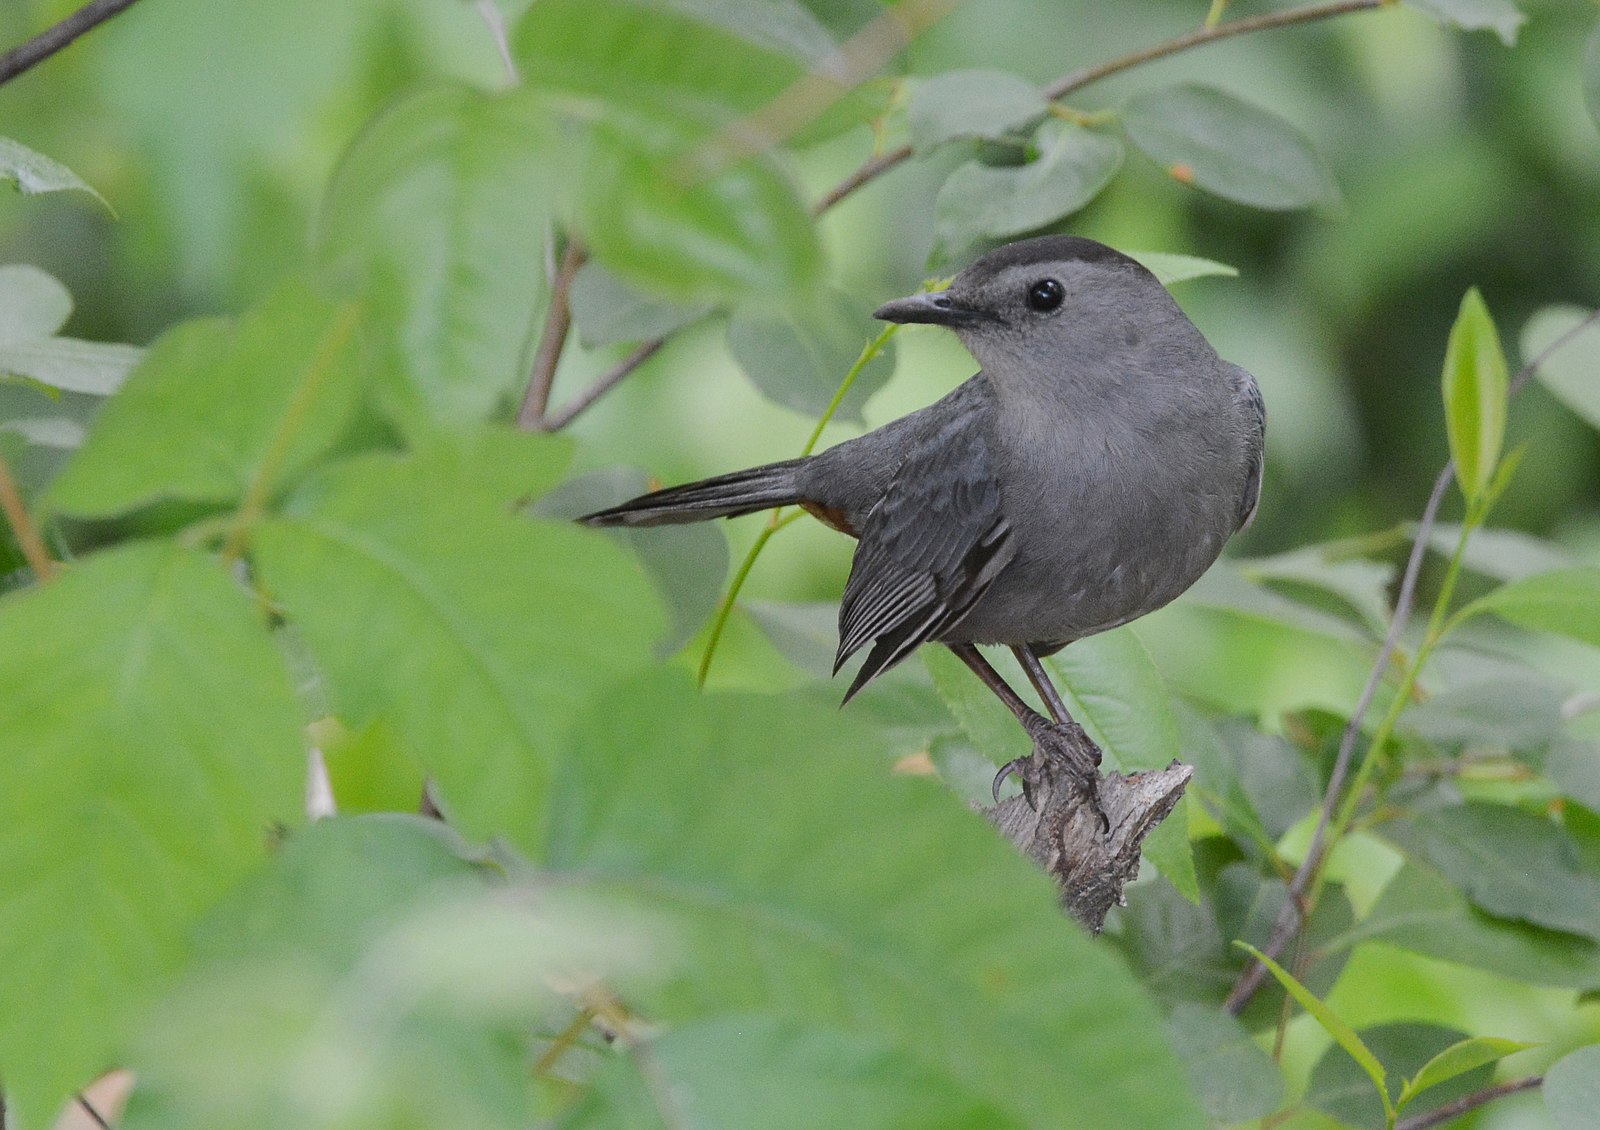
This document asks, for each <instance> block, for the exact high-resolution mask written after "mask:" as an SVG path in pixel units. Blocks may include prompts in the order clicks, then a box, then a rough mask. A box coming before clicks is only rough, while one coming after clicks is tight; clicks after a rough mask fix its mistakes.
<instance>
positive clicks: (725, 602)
mask: <svg viewBox="0 0 1600 1130" xmlns="http://www.w3.org/2000/svg"><path fill="white" fill-rule="evenodd" d="M899 329H900V326H899V325H898V324H896V323H891V324H889V325H887V326H885V327H884V328H883V329H882V331H880V332H879V334H878V336H877V337H875V338H873V339H872V340H871V341H869V342H868V343H867V344H866V347H865V348H864V349H862V351H861V356H859V357H857V358H856V362H855V364H854V365H851V366H850V371H849V372H847V373H846V374H845V375H844V380H842V381H840V382H839V387H838V388H837V389H836V390H835V391H834V394H833V399H832V400H830V401H829V402H828V407H827V408H826V409H824V410H823V413H822V416H821V417H820V418H819V419H818V420H817V426H816V427H814V428H812V429H811V436H810V438H808V439H807V440H806V445H805V447H804V448H803V449H802V450H801V452H800V454H801V455H802V456H806V455H810V454H811V453H812V452H813V451H815V450H816V449H817V444H818V443H820V442H821V440H822V432H823V429H825V428H826V427H827V426H828V422H829V421H830V420H832V419H833V417H834V414H835V413H837V412H838V411H839V405H841V404H843V403H844V398H845V396H846V395H847V394H848V393H849V392H850V388H851V386H852V385H854V384H855V383H856V378H857V377H859V376H860V375H861V370H863V369H865V368H866V367H867V365H868V364H869V363H870V362H871V361H872V359H873V358H874V357H876V356H877V355H878V354H880V353H882V352H883V349H884V346H886V345H888V344H889V339H890V338H892V337H894V335H895V332H896V331H898V330H899ZM804 515H805V511H803V510H796V511H794V512H793V513H789V514H785V513H784V511H783V510H782V508H779V509H777V510H774V511H773V512H772V518H771V520H770V521H768V522H767V525H766V528H765V529H763V530H762V531H761V533H760V535H759V536H757V538H756V540H755V544H754V545H752V546H751V547H750V552H749V553H747V554H745V555H744V561H742V562H741V563H740V565H739V569H738V571H737V572H735V573H734V575H733V583H732V584H730V585H729V586H728V592H727V594H726V595H725V596H724V597H723V598H722V603H721V604H719V605H718V606H717V615H716V618H715V619H713V620H712V621H711V634H710V636H708V637H707V638H706V649H705V651H704V652H703V653H702V654H701V656H700V669H699V671H698V672H697V673H696V675H695V679H696V682H698V683H699V685H700V686H702V687H703V686H705V685H706V676H707V675H709V674H710V673H711V657H712V656H713V655H715V654H716V653H717V644H718V643H720V642H721V641H722V632H723V629H724V628H726V627H727V626H728V617H729V616H731V615H732V614H733V606H734V603H735V602H736V601H738V599H739V590H740V589H742V588H744V582H745V580H746V578H748V577H749V576H750V570H751V569H752V568H754V567H755V563H756V558H757V557H760V556H761V551H762V550H763V549H765V548H766V547H767V542H769V541H771V540H772V535H773V534H775V533H777V532H778V531H779V530H781V529H783V528H784V527H785V526H787V525H789V524H790V523H791V522H794V521H795V520H797V519H799V518H801V517H803V516H804Z"/></svg>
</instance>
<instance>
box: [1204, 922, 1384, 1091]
mask: <svg viewBox="0 0 1600 1130" xmlns="http://www.w3.org/2000/svg"><path fill="white" fill-rule="evenodd" d="M1234 945H1236V946H1238V947H1239V948H1240V949H1242V950H1244V951H1245V952H1246V953H1248V954H1250V955H1251V956H1252V957H1254V958H1255V959H1256V960H1257V961H1259V962H1261V964H1262V965H1264V966H1266V967H1267V971H1268V972H1269V973H1271V974H1272V976H1273V977H1274V978H1275V979H1276V980H1277V982H1278V984H1280V985H1282V986H1283V987H1284V989H1285V990H1286V991H1287V992H1288V994H1289V995H1290V996H1291V997H1293V998H1294V999H1295V1000H1296V1001H1297V1002H1299V1004H1300V1007H1301V1008H1303V1009H1305V1010H1306V1012H1308V1013H1310V1014H1311V1018H1312V1019H1313V1020H1315V1021H1316V1022H1317V1023H1318V1024H1319V1025H1321V1026H1322V1030H1323V1031H1324V1032H1326V1033H1327V1034H1328V1035H1330V1036H1332V1037H1333V1039H1334V1042H1335V1043H1337V1044H1338V1045H1339V1046H1340V1047H1341V1048H1343V1049H1344V1050H1345V1051H1346V1052H1348V1053H1349V1054H1350V1058H1351V1059H1353V1060H1355V1061H1356V1062H1357V1063H1358V1064H1360V1065H1361V1070H1362V1071H1364V1072H1366V1075H1367V1078H1368V1079H1370V1080H1372V1085H1373V1086H1374V1087H1375V1088H1377V1091H1378V1097H1379V1098H1380V1099H1382V1100H1383V1110H1384V1113H1385V1114H1387V1115H1389V1116H1390V1119H1391V1121H1392V1120H1393V1113H1394V1108H1393V1106H1392V1105H1391V1103H1390V1101H1389V1089H1388V1084H1387V1082H1386V1078H1387V1077H1386V1075H1385V1073H1384V1069H1383V1064H1381V1063H1379V1062H1378V1058H1377V1056H1375V1055H1373V1054H1372V1051H1371V1049H1369V1048H1368V1047H1367V1045H1366V1044H1364V1043H1362V1042H1361V1037H1360V1036H1358V1035H1356V1031H1355V1029H1354V1028H1352V1027H1350V1025H1348V1024H1346V1023H1345V1022H1344V1021H1343V1020H1341V1019H1340V1018H1339V1015H1338V1013H1336V1012H1334V1011H1333V1009H1331V1008H1329V1007H1328V1006H1327V1005H1326V1004H1324V1003H1323V1002H1322V1001H1320V1000H1318V999H1317V998H1316V997H1315V996H1314V995H1312V993H1311V991H1310V990H1309V989H1307V988H1306V987H1305V986H1304V985H1302V984H1301V983H1300V982H1299V981H1297V980H1295V977H1294V974H1292V973H1290V972H1289V971H1288V970H1287V969H1285V968H1284V967H1283V966H1281V965H1279V964H1278V963H1277V962H1276V961H1273V960H1272V959H1271V958H1270V957H1268V956H1267V955H1266V954H1264V953H1262V952H1261V951H1260V950H1258V949H1256V947H1255V946H1252V945H1250V944H1249V943H1248V942H1235V943H1234Z"/></svg>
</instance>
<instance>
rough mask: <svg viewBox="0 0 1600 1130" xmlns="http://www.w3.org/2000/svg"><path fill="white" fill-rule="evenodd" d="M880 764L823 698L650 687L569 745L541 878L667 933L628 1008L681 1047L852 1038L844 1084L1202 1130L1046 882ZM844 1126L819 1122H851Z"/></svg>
mask: <svg viewBox="0 0 1600 1130" xmlns="http://www.w3.org/2000/svg"><path fill="white" fill-rule="evenodd" d="M883 759H884V751H883V748H882V745H881V740H880V739H879V738H878V736H877V735H876V733H875V731H874V730H873V729H872V728H871V727H867V726H864V725H862V724H861V723H860V722H859V721H858V720H856V719H855V718H854V717H853V715H852V714H851V712H849V711H845V712H840V711H839V710H837V709H836V708H835V707H834V706H833V705H832V704H831V703H830V702H818V701H809V700H806V699H803V698H799V697H796V696H781V697H761V696H755V695H739V696H734V695H722V694H697V693H695V691H694V689H693V688H692V686H691V685H690V683H689V681H688V680H687V679H686V678H684V677H683V676H682V675H679V674H676V673H661V674H657V675H653V676H651V677H650V678H648V679H642V680H636V681H634V682H632V683H629V684H627V685H624V686H620V687H618V688H617V689H616V690H615V691H614V692H613V693H612V694H611V695H610V696H609V697H607V698H606V699H605V700H604V701H602V702H600V703H597V704H596V707H595V709H594V710H593V712H592V713H591V714H590V715H589V717H588V718H587V720H586V722H585V723H584V724H583V725H581V726H580V727H579V728H578V729H577V730H575V731H574V733H573V735H572V737H571V739H570V741H569V743H568V745H567V754H566V756H565V757H564V758H563V760H562V762H561V772H560V776H559V778H558V781H557V787H556V792H555V795H554V797H553V798H552V800H551V819H550V842H549V848H548V852H547V856H546V861H545V863H546V867H547V868H548V870H549V871H550V872H551V873H552V876H551V878H552V882H553V884H554V885H555V886H556V887H558V888H564V887H569V886H579V885H581V886H583V887H585V888H589V889H593V890H596V891H598V892H602V893H604V894H605V895H607V896H608V897H610V898H613V899H615V900H617V901H618V902H619V903H625V904H627V905H631V906H634V907H636V908H637V909H638V911H639V912H640V913H644V914H648V915H651V916H658V917H660V918H663V919H665V920H666V921H665V923H664V925H666V926H668V927H669V928H670V930H671V933H672V935H673V936H674V938H675V940H676V943H677V949H678V952H679V954H680V955H681V957H680V959H679V960H678V961H677V962H676V963H675V964H674V966H673V968H672V969H671V970H670V975H669V976H668V977H667V979H666V981H665V982H664V983H662V984H659V985H656V986H653V987H646V988H641V989H631V988H628V987H624V989H623V992H624V994H625V997H626V999H627V1000H628V1002H629V1004H630V1005H631V1006H634V1007H637V1008H638V1009H639V1010H640V1012H641V1013H642V1014H643V1015H646V1016H648V1017H650V1018H651V1020H652V1021H653V1022H655V1023H657V1024H659V1025H661V1026H663V1028H664V1029H666V1030H667V1031H672V1030H676V1029H679V1028H682V1027H687V1026H689V1025H692V1024H696V1023H701V1022H705V1021H710V1020H714V1019H716V1018H719V1017H728V1016H744V1015H749V1014H751V1013H760V1014H764V1015H766V1016H770V1017H773V1018H775V1019H776V1020H778V1021H780V1022H783V1023H784V1024H788V1023H793V1024H797V1025H800V1026H802V1027H808V1028H817V1027H821V1028H829V1029H833V1030H836V1031H839V1032H841V1033H842V1036H841V1041H848V1042H847V1043H846V1042H840V1043H836V1044H835V1048H836V1051H837V1054H838V1056H839V1059H838V1060H836V1061H835V1062H840V1063H841V1066H842V1069H843V1070H845V1072H846V1073H847V1074H849V1075H855V1074H857V1073H858V1072H859V1071H860V1070H861V1069H862V1068H863V1066H864V1064H863V1063H862V1059H861V1058H860V1057H862V1056H869V1057H870V1056H871V1055H872V1054H873V1053H872V1049H873V1048H874V1047H877V1048H882V1047H884V1046H887V1047H891V1048H897V1049H904V1051H905V1054H906V1055H907V1056H909V1057H911V1062H912V1063H914V1064H915V1065H916V1066H917V1067H918V1068H920V1069H921V1071H926V1072H927V1073H929V1074H930V1075H931V1076H932V1077H933V1078H936V1079H938V1080H939V1081H940V1083H939V1086H940V1090H942V1091H943V1090H949V1091H953V1092H954V1093H955V1094H958V1095H964V1096H970V1099H969V1100H968V1102H972V1101H974V1100H975V1101H976V1103H978V1104H981V1105H982V1106H985V1107H992V1108H994V1109H995V1110H997V1111H998V1112H999V1113H1000V1114H1001V1115H1003V1116H1004V1118H1005V1119H1009V1120H1010V1121H1011V1122H1014V1123H1020V1124H1021V1125H1024V1126H1037V1127H1041V1128H1043V1127H1050V1128H1052V1130H1059V1127H1060V1126H1061V1120H1062V1112H1063V1111H1071V1112H1072V1121H1073V1122H1074V1123H1075V1124H1081V1125H1083V1126H1094V1127H1097V1128H1100V1130H1148V1128H1149V1127H1156V1126H1159V1127H1162V1128H1163V1130H1188V1128H1195V1127H1201V1126H1203V1125H1204V1124H1205V1120H1204V1116H1203V1114H1202V1113H1201V1112H1200V1110H1199V1108H1198V1106H1197V1104H1196V1103H1195V1101H1194V1099H1193V1098H1192V1097H1191V1096H1190V1094H1189V1091H1188V1087H1187V1085H1186V1084H1185V1081H1184V1077H1183V1072H1182V1068H1181V1066H1180V1065H1179V1063H1178V1061H1177V1058H1176V1057H1175V1056H1174V1054H1173V1052H1172V1050H1171V1048H1170V1047H1169V1046H1168V1044H1167V1041H1166V1039H1165V1036H1164V1034H1163V1032H1162V1028H1161V1021H1160V1018H1159V1017H1158V1016H1157V1015H1156V1013H1155V1011H1154V1009H1153V1008H1152V1007H1151V1005H1150V1002H1149V1000H1148V998H1147V997H1146V996H1145V995H1144V993H1143V991H1142V990H1141V989H1140V988H1139V987H1138V985H1137V983H1136V982H1135V981H1134V980H1133V978H1132V977H1131V976H1130V974H1129V973H1128V972H1127V970H1126V968H1125V967H1124V966H1123V965H1122V964H1121V963H1120V961H1118V960H1117V959H1116V958H1115V957H1114V956H1113V955H1112V954H1110V953H1109V952H1108V951H1107V950H1106V949H1105V948H1103V947H1102V946H1099V945H1097V944H1096V943H1095V942H1093V941H1092V940H1090V939H1089V938H1088V937H1087V936H1085V935H1084V934H1083V933H1081V932H1080V931H1077V930H1074V929H1071V928H1070V927H1068V928H1063V922H1062V920H1061V915H1060V910H1059V909H1058V907H1057V904H1056V895H1055V892H1054V890H1053V889H1052V887H1051V885H1050V883H1049V881H1048V880H1047V879H1046V878H1045V877H1044V876H1043V875H1042V874H1040V873H1039V872H1038V871H1037V870H1036V869H1034V868H1033V867H1032V866H1031V865H1030V864H1029V863H1028V862H1027V861H1026V860H1025V859H1023V858H1022V857H1021V856H1020V855H1019V854H1018V853H1017V852H1015V851H1014V850H1013V849H1012V848H1011V847H1010V846H1009V845H1007V844H1006V843H1004V842H1003V841H1002V840H1000V839H999V838H997V837H996V836H995V835H994V833H993V831H992V829H990V828H988V827H987V826H986V825H985V823H984V822H983V820H981V819H980V818H979V817H977V816H976V815H974V814H972V813H970V812H968V811H966V810H965V809H964V807H963V806H962V805H960V804H959V803H957V802H955V801H954V800H953V799H952V798H951V797H950V796H949V794H948V792H947V791H946V790H944V789H943V788H941V787H938V786H937V785H935V784H933V783H931V782H928V781H925V780H918V779H914V778H906V777H891V776H889V775H888V774H886V773H884V772H883ZM930 860H937V861H938V865H937V867H930V866H929V861H930ZM782 1047H783V1043H782V1042H781V1041H780V1042H778V1043H776V1044H774V1045H773V1046H772V1047H771V1050H772V1052H773V1053H774V1054H776V1055H780V1056H781V1054H782V1051H781V1049H782ZM1041 1048H1048V1049H1050V1051H1051V1055H1050V1061H1051V1062H1050V1069H1049V1070H1047V1071H1041V1070H1039V1060H1038V1052H1039V1049H1041ZM807 1062H811V1059H810V1057H807ZM867 1062H871V1060H870V1058H869V1059H868V1061H867ZM901 1062H902V1063H904V1062H905V1061H901ZM888 1066H890V1067H891V1068H892V1069H893V1071H894V1074H896V1075H902V1074H903V1071H904V1069H903V1068H901V1067H899V1066H898V1065H888ZM789 1070H792V1067H791V1068H790V1069H789ZM784 1071H785V1068H784V1061H783V1060H782V1059H781V1058H780V1059H779V1060H778V1062H776V1063H773V1064H771V1065H770V1066H766V1067H760V1066H758V1065H757V1064H750V1065H748V1066H746V1065H745V1064H743V1063H741V1065H740V1072H739V1074H740V1076H741V1078H746V1079H750V1078H759V1077H761V1076H763V1075H766V1074H767V1073H768V1072H775V1073H782V1072H784ZM919 1073H920V1072H919ZM833 1093H835V1094H837V1093H838V1092H836V1091H835V1092H833ZM963 1108H966V1104H963ZM830 1113H831V1112H830ZM840 1113H841V1117H826V1116H823V1117H818V1118H816V1119H813V1120H812V1124H817V1125H849V1124H852V1123H851V1120H850V1119H849V1118H848V1117H846V1116H844V1115H845V1113H847V1112H840ZM747 1124H748V1123H746V1125H747ZM916 1124H918V1125H920V1124H921V1123H916ZM980 1124H982V1125H988V1124H989V1123H987V1122H983V1123H980ZM1001 1124H1004V1123H1003V1122H1002V1123H1001ZM936 1125H939V1124H938V1123H936Z"/></svg>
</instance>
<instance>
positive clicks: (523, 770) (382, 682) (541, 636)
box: [254, 431, 661, 845]
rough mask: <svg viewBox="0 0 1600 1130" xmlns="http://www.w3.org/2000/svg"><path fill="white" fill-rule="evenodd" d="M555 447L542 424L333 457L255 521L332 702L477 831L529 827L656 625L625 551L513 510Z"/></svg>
mask: <svg viewBox="0 0 1600 1130" xmlns="http://www.w3.org/2000/svg"><path fill="white" fill-rule="evenodd" d="M565 461H566V448H565V445H562V444H557V443H552V442H550V441H549V440H547V439H542V438H540V437H531V436H524V435H519V434H517V433H514V432H510V431H505V432H501V431H486V432H481V433H465V434H462V435H460V436H458V437H455V438H451V439H448V440H443V439H441V440H439V441H437V442H436V443H435V444H433V445H431V446H430V447H429V448H427V449H424V450H421V451H418V452H415V453H412V454H409V455H404V456H392V455H371V456H366V457H363V458H359V459H354V460H350V461H348V462H346V463H342V464H338V465H336V466H334V467H331V468H329V469H328V470H327V472H325V473H324V474H323V475H322V476H320V477H319V478H317V479H314V480H312V481H310V482H308V483H307V484H306V485H305V487H304V488H302V489H301V490H300V491H299V492H298V493H297V494H296V495H295V496H294V497H293V498H291V499H290V500H289V502H288V504H287V505H286V507H285V510H284V514H283V516H282V517H281V518H278V519H275V520H272V521H269V522H267V523H265V524H263V525H262V526H261V527H260V528H259V529H258V530H257V532H256V536H255V540H254V549H255V554H254V556H255V559H256V562H257V565H258V567H259V569H260V575H261V580H262V583H263V585H264V586H265V588H266V589H267V590H268V591H269V592H270V593H271V594H272V596H273V598H274V599H275V600H277V601H279V602H280V603H281V605H282V608H283V610H284V613H285V615H286V616H287V617H288V618H289V620H290V621H291V622H292V623H293V624H294V626H295V627H296V628H297V629H298V631H299V632H300V634H301V636H302V638H303V639H304V642H305V645H306V648H307V650H308V651H309V652H310V654H311V656H312V657H313V659H314V660H315V662H316V665H317V667H318V669H319V670H320V672H321V674H322V676H323V681H324V690H325V693H326V695H327V698H328V701H329V702H330V703H331V704H332V706H333V709H334V711H335V712H336V713H337V714H338V716H339V717H340V718H341V719H342V720H343V721H344V722H345V723H346V724H347V725H350V726H352V727H363V726H366V725H368V724H369V723H370V722H372V721H373V720H375V719H378V718H383V719H384V720H385V721H386V722H387V723H388V725H389V726H390V727H391V728H392V729H393V731H394V733H395V734H396V735H397V736H398V737H399V738H400V739H401V740H402V741H403V742H405V744H406V747H407V748H408V750H409V751H410V753H411V755H412V756H414V757H415V758H416V760H417V761H418V762H419V763H420V764H421V765H422V766H423V767H424V768H425V769H426V770H427V771H428V772H429V773H430V774H432V775H433V777H434V778H435V780H436V781H437V782H438V784H439V786H440V788H441V792H442V797H443V801H444V804H445V805H446V806H447V807H448V810H449V812H450V813H451V816H452V822H453V823H454V824H455V825H456V826H457V827H459V828H461V829H462V831H463V832H464V833H466V834H468V835H471V836H480V837H482V836H490V835H501V836H505V837H506V838H508V839H509V840H511V841H512V842H514V843H518V844H523V845H526V844H529V843H533V842H537V840H538V838H539V836H540V834H541V833H540V828H541V824H542V821H543V820H544V819H545V806H546V802H547V784H548V780H549V775H550V771H551V762H552V758H553V756H554V750H555V746H556V743H557V742H559V741H560V740H561V737H562V735H563V734H564V732H565V730H566V728H567V726H568V725H569V724H570V722H571V719H572V718H573V716H574V715H575V714H576V713H577V712H578V711H580V710H581V709H582V708H583V707H584V705H585V703H586V702H587V699H588V698H589V696H590V695H591V694H593V693H594V692H595V690H596V689H597V688H598V687H600V686H603V685H605V684H607V683H609V682H611V681H612V680H614V679H615V678H617V677H618V676H619V675H621V674H622V673H625V672H628V671H632V670H637V669H639V668H640V667H643V666H645V665H646V664H647V663H649V661H650V644H651V643H652V641H653V640H654V639H655V638H656V637H657V636H658V634H659V632H660V626H661V625H660V618H659V612H658V611H657V606H656V603H655V599H654V596H653V594H652V593H651V592H650V589H649V585H648V582H647V581H646V580H645V579H644V577H643V576H642V575H641V574H640V572H639V570H638V568H637V566H636V565H635V564H634V563H633V562H632V561H630V560H629V559H628V557H627V555H626V554H625V553H624V552H623V550H622V549H621V548H619V547H617V546H615V545H613V544H611V543H610V542H609V541H608V540H607V539H606V538H604V537H602V536H600V535H597V534H593V533H590V532H588V531H585V530H581V529H579V528H577V527H575V526H572V525H570V524H568V523H565V522H545V521H537V520H533V519H527V518H522V517H518V516H516V515H515V514H513V513H512V508H513V506H514V505H515V504H517V503H518V502H520V501H522V500H523V499H525V498H527V497H529V496H532V495H535V494H537V493H538V492H540V491H542V490H545V489H548V488H549V486H550V485H551V484H552V482H553V481H554V479H555V478H556V477H558V476H559V474H560V470H561V468H562V466H563V465H564V463H565Z"/></svg>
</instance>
